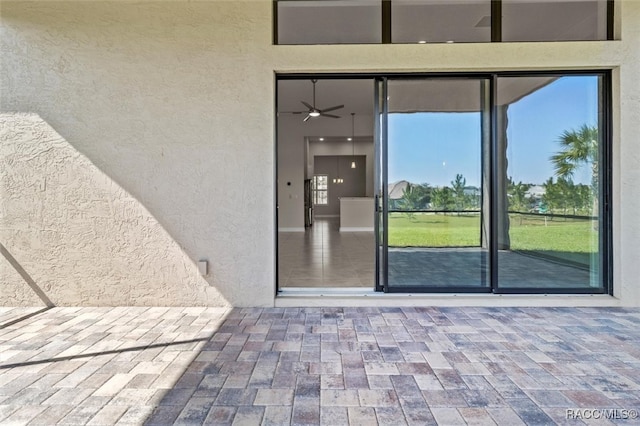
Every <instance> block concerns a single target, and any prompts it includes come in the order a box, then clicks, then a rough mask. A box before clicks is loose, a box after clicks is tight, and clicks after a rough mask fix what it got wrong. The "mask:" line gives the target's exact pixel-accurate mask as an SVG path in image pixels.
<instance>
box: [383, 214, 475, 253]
mask: <svg viewBox="0 0 640 426" xmlns="http://www.w3.org/2000/svg"><path fill="white" fill-rule="evenodd" d="M479 245H480V215H478V214H476V215H470V216H456V215H455V214H451V215H444V214H442V213H439V214H432V213H416V214H414V215H413V217H412V218H409V217H408V216H407V214H406V213H391V214H390V215H389V246H391V247H468V246H470V247H477V246H479Z"/></svg>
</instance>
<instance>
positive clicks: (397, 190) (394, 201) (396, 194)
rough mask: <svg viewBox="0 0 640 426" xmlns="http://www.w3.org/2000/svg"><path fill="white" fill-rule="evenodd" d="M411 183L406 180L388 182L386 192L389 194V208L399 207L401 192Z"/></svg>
mask: <svg viewBox="0 0 640 426" xmlns="http://www.w3.org/2000/svg"><path fill="white" fill-rule="evenodd" d="M409 185H411V183H410V182H407V181H406V180H400V181H398V182H394V183H390V184H389V185H388V186H387V194H389V208H390V209H397V208H399V207H400V205H399V202H400V200H401V199H402V194H403V193H404V191H405V190H406V189H407V188H408V187H409Z"/></svg>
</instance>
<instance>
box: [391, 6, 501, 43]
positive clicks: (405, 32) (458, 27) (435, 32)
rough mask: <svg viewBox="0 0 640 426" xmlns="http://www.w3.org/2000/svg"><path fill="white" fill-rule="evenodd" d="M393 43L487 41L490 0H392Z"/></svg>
mask: <svg viewBox="0 0 640 426" xmlns="http://www.w3.org/2000/svg"><path fill="white" fill-rule="evenodd" d="M391 40H392V42H393V43H419V42H426V43H445V42H490V41H491V1H490V0H448V1H442V0H421V1H416V0H393V1H392V2H391Z"/></svg>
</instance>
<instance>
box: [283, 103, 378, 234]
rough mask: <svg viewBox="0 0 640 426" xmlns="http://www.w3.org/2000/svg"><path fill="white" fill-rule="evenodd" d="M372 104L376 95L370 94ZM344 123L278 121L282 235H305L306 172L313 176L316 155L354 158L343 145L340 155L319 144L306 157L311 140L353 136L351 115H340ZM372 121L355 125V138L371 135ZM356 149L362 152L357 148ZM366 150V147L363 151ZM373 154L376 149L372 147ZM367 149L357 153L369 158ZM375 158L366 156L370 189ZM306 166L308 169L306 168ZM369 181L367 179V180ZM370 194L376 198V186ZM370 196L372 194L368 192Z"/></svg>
mask: <svg viewBox="0 0 640 426" xmlns="http://www.w3.org/2000/svg"><path fill="white" fill-rule="evenodd" d="M371 96H372V98H371V100H372V102H373V93H372V94H371ZM340 115H341V116H342V118H341V119H331V118H320V119H315V120H308V121H306V122H303V121H302V119H303V118H304V117H301V116H300V115H288V114H282V115H280V116H279V117H278V119H277V126H278V133H277V134H278V140H277V158H278V170H277V175H278V229H279V230H280V231H281V232H282V231H285V232H303V231H304V179H305V169H306V170H307V172H308V173H309V175H308V176H311V175H312V174H313V162H312V159H313V156H315V155H331V154H344V155H348V154H351V146H350V145H349V146H348V147H347V146H346V144H343V146H342V147H341V148H339V147H337V146H336V147H334V148H337V149H340V151H330V149H331V147H330V144H329V145H326V147H325V148H320V147H319V146H316V145H318V144H316V143H310V144H309V149H308V153H307V155H306V156H305V144H307V140H308V138H315V137H319V136H323V137H334V136H339V137H345V136H346V135H351V134H352V133H353V130H352V128H351V118H350V116H348V114H346V113H343V114H340ZM372 133H373V119H372V117H371V116H368V117H365V116H362V117H359V118H358V121H357V123H356V125H355V134H356V135H359V134H360V135H363V134H372ZM347 148H348V149H347ZM356 148H359V147H358V145H356ZM360 148H363V147H360ZM370 149H371V152H373V145H371V148H370ZM366 150H367V148H365V149H364V152H362V151H361V150H358V151H356V154H365V155H366V154H367V152H366ZM369 157H372V155H368V156H367V164H368V166H367V170H368V173H370V176H371V185H373V159H369ZM305 164H306V166H305ZM367 179H368V178H367ZM367 191H371V192H370V193H371V194H373V186H371V188H369V187H367ZM367 194H369V192H367Z"/></svg>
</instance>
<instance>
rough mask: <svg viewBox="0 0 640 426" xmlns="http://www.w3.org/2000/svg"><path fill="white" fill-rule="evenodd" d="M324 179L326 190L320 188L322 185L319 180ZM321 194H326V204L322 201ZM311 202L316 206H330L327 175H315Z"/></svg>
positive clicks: (312, 183)
mask: <svg viewBox="0 0 640 426" xmlns="http://www.w3.org/2000/svg"><path fill="white" fill-rule="evenodd" d="M321 178H324V181H325V182H324V188H319V186H320V185H322V183H321V182H319V180H321ZM320 194H324V202H319V201H320V197H319V195H320ZM311 200H312V202H313V205H314V206H328V205H329V176H328V175H325V174H317V175H316V174H314V175H313V178H312V179H311Z"/></svg>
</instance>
